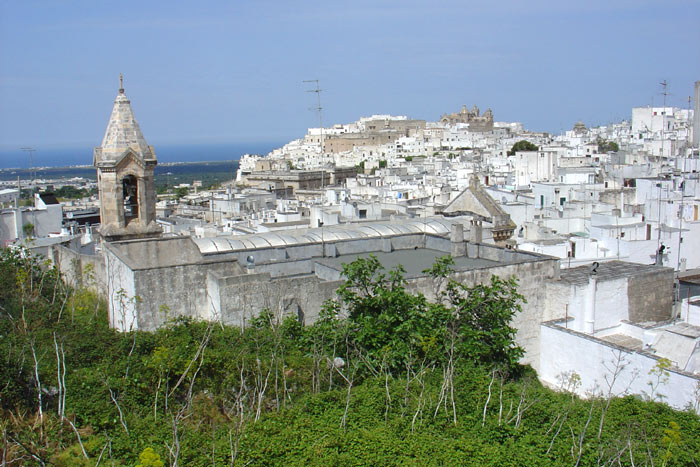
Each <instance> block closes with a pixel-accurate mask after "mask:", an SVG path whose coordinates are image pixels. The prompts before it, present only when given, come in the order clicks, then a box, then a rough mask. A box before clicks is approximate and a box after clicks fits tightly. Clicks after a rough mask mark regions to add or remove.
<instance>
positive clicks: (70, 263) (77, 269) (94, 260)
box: [49, 242, 107, 297]
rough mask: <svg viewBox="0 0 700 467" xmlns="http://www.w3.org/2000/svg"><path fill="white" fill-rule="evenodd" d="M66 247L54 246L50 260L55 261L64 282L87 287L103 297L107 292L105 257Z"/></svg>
mask: <svg viewBox="0 0 700 467" xmlns="http://www.w3.org/2000/svg"><path fill="white" fill-rule="evenodd" d="M77 248H80V246H79V242H78V245H76V246H75V249H73V248H69V247H66V246H64V245H60V244H59V245H53V246H51V248H50V251H49V258H50V259H51V260H52V261H53V263H54V264H55V265H56V267H57V268H58V270H59V271H61V274H62V275H63V278H64V280H65V281H66V282H67V283H68V284H70V285H72V286H73V287H86V288H88V289H90V290H92V291H93V292H96V293H97V294H99V295H102V296H103V297H104V296H105V294H106V290H107V277H106V269H105V262H104V257H103V256H102V255H96V254H82V253H80V252H79V251H76V249H77Z"/></svg>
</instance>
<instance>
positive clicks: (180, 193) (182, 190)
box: [175, 186, 190, 199]
mask: <svg viewBox="0 0 700 467" xmlns="http://www.w3.org/2000/svg"><path fill="white" fill-rule="evenodd" d="M188 194H190V190H189V188H187V187H184V186H181V187H179V188H175V195H176V196H177V199H180V198H184V197H185V196H187V195H188Z"/></svg>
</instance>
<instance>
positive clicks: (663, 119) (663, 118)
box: [659, 80, 669, 159]
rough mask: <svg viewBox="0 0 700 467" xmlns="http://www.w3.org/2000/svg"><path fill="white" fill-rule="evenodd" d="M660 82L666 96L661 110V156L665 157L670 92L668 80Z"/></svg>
mask: <svg viewBox="0 0 700 467" xmlns="http://www.w3.org/2000/svg"><path fill="white" fill-rule="evenodd" d="M659 84H660V85H661V87H663V89H664V90H663V92H661V94H663V96H664V107H663V110H662V111H661V158H662V159H663V157H664V145H665V144H664V143H665V142H666V126H667V125H668V123H666V117H667V115H666V96H668V95H669V93H668V83H667V82H666V80H663V81H662V82H660V83H659Z"/></svg>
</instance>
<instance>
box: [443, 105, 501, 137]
mask: <svg viewBox="0 0 700 467" xmlns="http://www.w3.org/2000/svg"><path fill="white" fill-rule="evenodd" d="M440 123H442V124H443V125H455V124H457V123H466V124H468V125H469V129H470V130H471V131H491V130H493V112H491V109H487V110H486V112H484V114H483V115H479V107H477V106H476V105H474V107H472V110H467V106H466V105H463V106H462V110H460V111H459V112H457V113H451V114H443V115H442V117H440Z"/></svg>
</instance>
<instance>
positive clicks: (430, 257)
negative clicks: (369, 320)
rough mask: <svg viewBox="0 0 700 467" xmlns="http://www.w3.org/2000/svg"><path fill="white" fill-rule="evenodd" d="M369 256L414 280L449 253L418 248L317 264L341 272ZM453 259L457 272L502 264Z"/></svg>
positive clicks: (472, 259)
mask: <svg viewBox="0 0 700 467" xmlns="http://www.w3.org/2000/svg"><path fill="white" fill-rule="evenodd" d="M369 255H374V256H376V257H377V259H378V260H379V262H380V263H381V264H382V266H384V269H385V270H387V271H391V270H392V269H394V268H395V267H396V266H398V265H401V266H403V268H404V269H405V270H406V274H405V277H406V278H413V277H421V276H425V274H424V273H423V272H422V271H423V270H424V269H427V268H429V267H430V266H432V265H433V264H434V263H435V260H436V259H437V258H440V257H441V256H449V253H446V252H444V251H439V250H431V249H428V248H418V249H415V250H396V251H392V252H382V251H375V252H369V253H358V254H351V255H342V256H338V257H336V258H323V259H319V260H317V261H316V262H317V263H319V264H322V265H324V266H327V267H329V268H332V269H335V270H336V271H339V272H341V271H342V270H343V264H349V263H352V262H353V261H355V260H356V259H357V258H368V257H369ZM453 259H454V262H455V265H454V266H453V267H454V269H455V271H468V270H470V269H481V268H488V267H493V266H497V265H499V264H500V263H499V262H498V261H491V260H487V259H482V258H467V257H466V256H460V257H457V258H453Z"/></svg>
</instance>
